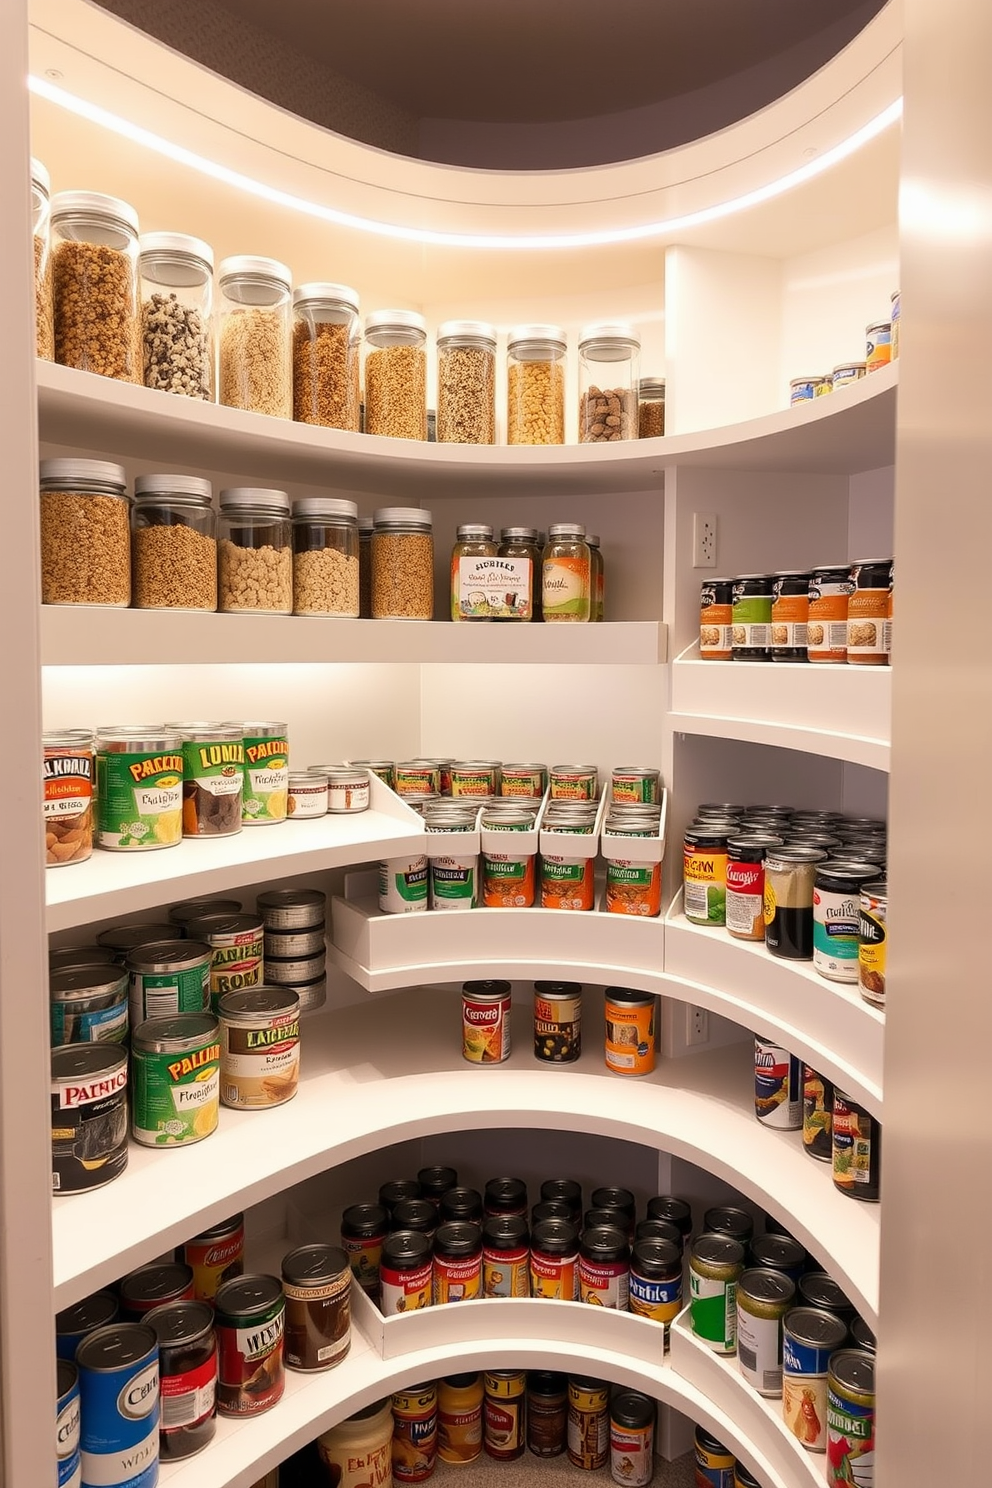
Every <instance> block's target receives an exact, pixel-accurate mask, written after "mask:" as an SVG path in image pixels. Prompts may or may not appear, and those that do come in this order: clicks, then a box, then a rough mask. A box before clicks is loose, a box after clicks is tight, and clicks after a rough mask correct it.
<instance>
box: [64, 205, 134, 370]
mask: <svg viewBox="0 0 992 1488" xmlns="http://www.w3.org/2000/svg"><path fill="white" fill-rule="evenodd" d="M52 288H53V296H54V306H55V360H56V361H57V362H61V364H62V366H63V367H77V368H78V369H79V371H81V372H97V373H99V374H100V376H102V377H116V378H117V379H118V380H119V381H120V382H137V383H140V382H141V322H140V317H139V314H138V214H137V212H136V211H135V210H134V208H133V207H131V206H129V205H128V204H127V202H124V201H120V200H119V199H118V198H117V197H115V196H105V195H104V194H103V192H101V191H60V192H58V193H57V194H56V195H55V196H54V197H53V198H52Z"/></svg>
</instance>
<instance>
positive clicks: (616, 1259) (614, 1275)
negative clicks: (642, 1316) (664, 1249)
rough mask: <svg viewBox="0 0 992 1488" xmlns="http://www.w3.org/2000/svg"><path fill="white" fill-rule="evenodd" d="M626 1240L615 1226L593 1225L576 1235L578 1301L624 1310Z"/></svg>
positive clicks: (627, 1281)
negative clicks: (577, 1242)
mask: <svg viewBox="0 0 992 1488" xmlns="http://www.w3.org/2000/svg"><path fill="white" fill-rule="evenodd" d="M629 1296H630V1241H629V1239H628V1237H627V1233H626V1231H625V1230H624V1229H622V1228H621V1227H620V1226H619V1225H596V1226H594V1227H592V1228H587V1229H584V1230H583V1231H582V1234H581V1235H580V1236H579V1301H580V1302H592V1303H595V1304H596V1305H597V1306H598V1307H611V1308H613V1309H615V1310H616V1311H618V1312H626V1311H627V1302H628V1299H629Z"/></svg>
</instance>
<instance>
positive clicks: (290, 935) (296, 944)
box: [265, 921, 326, 961]
mask: <svg viewBox="0 0 992 1488" xmlns="http://www.w3.org/2000/svg"><path fill="white" fill-rule="evenodd" d="M325 945H326V941H325V930H324V924H323V921H321V923H320V924H319V925H313V926H310V927H308V928H307V929H306V930H266V932H265V955H266V956H267V957H269V956H271V957H272V959H273V960H275V961H292V960H294V959H298V958H306V957H307V956H316V955H318V954H319V953H320V952H322V951H323V950H324V949H325Z"/></svg>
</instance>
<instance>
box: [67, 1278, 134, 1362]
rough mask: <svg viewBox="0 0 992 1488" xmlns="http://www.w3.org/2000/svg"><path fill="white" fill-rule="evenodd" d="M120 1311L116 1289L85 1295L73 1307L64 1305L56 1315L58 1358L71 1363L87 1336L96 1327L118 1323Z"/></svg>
mask: <svg viewBox="0 0 992 1488" xmlns="http://www.w3.org/2000/svg"><path fill="white" fill-rule="evenodd" d="M119 1313H120V1303H119V1302H118V1300H117V1295H116V1293H114V1292H94V1293H93V1294H92V1296H89V1297H84V1298H83V1300H82V1301H81V1302H74V1303H73V1305H72V1306H71V1307H65V1308H63V1310H62V1311H61V1312H57V1313H56V1314H55V1354H56V1357H57V1358H59V1359H68V1360H70V1362H71V1361H72V1360H74V1359H75V1357H76V1350H77V1349H78V1348H79V1345H80V1344H81V1343H82V1341H83V1339H84V1338H88V1337H89V1335H90V1334H91V1333H95V1332H96V1330H97V1328H105V1327H106V1326H107V1324H108V1323H116V1321H117V1318H118V1315H119Z"/></svg>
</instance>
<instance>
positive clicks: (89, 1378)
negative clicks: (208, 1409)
mask: <svg viewBox="0 0 992 1488" xmlns="http://www.w3.org/2000/svg"><path fill="white" fill-rule="evenodd" d="M76 1365H77V1368H78V1369H79V1395H80V1440H79V1445H80V1450H81V1456H82V1470H83V1472H82V1481H83V1483H84V1484H87V1485H89V1484H100V1488H154V1484H155V1483H156V1482H157V1481H158V1461H159V1450H158V1424H159V1353H158V1339H157V1338H156V1336H155V1330H154V1328H150V1327H149V1326H148V1324H147V1323H110V1324H108V1326H107V1327H105V1328H98V1329H97V1330H96V1332H95V1333H91V1334H90V1335H89V1337H88V1338H86V1339H84V1341H83V1342H82V1343H81V1344H80V1345H79V1352H78V1353H77V1354H76Z"/></svg>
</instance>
